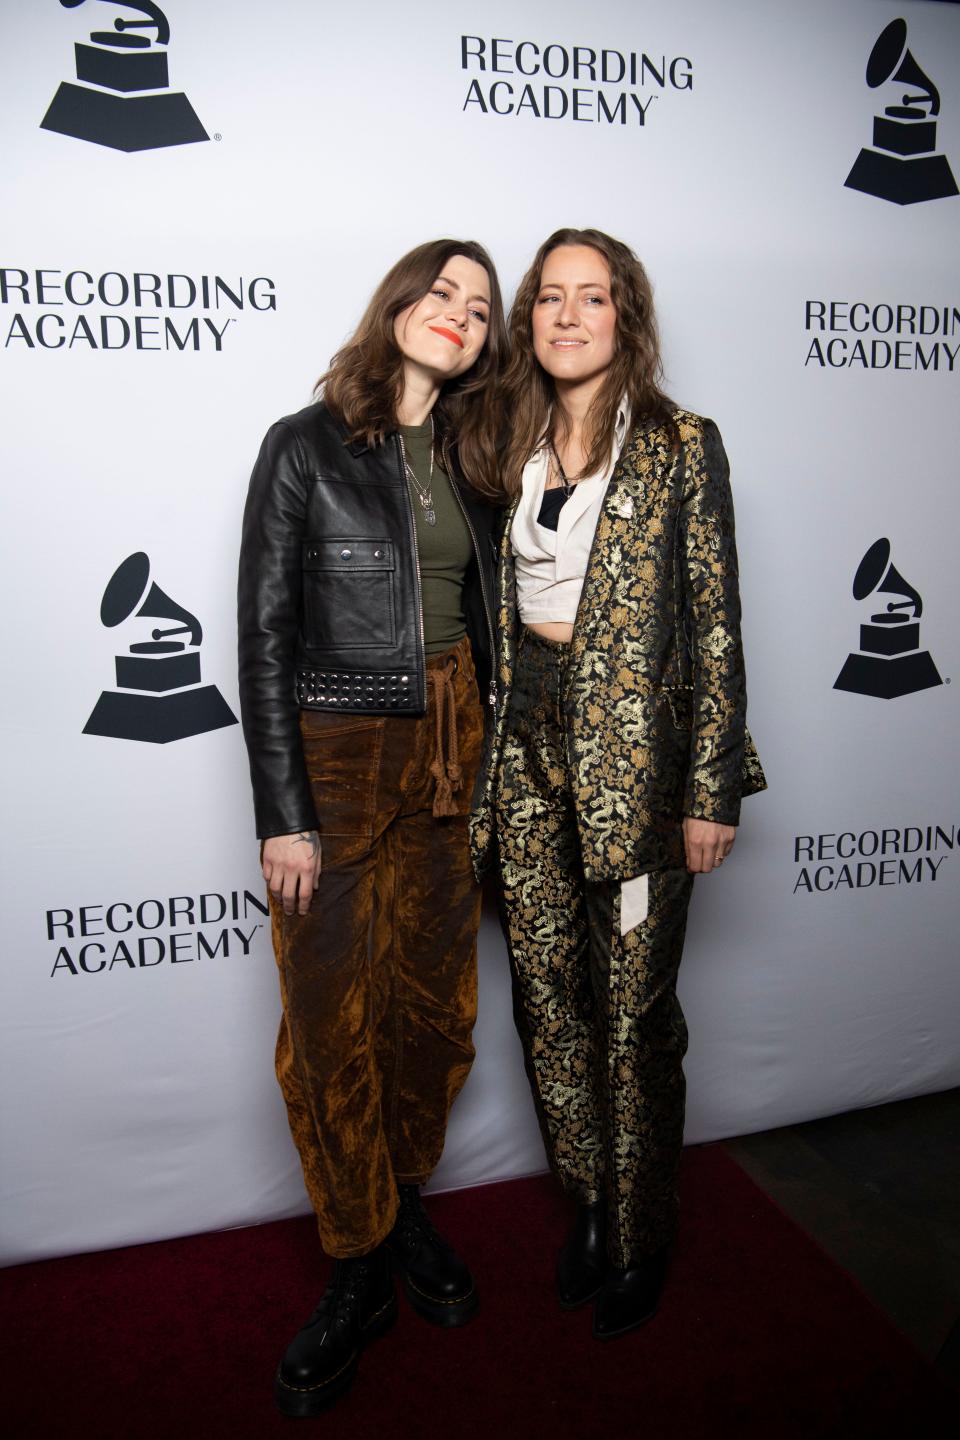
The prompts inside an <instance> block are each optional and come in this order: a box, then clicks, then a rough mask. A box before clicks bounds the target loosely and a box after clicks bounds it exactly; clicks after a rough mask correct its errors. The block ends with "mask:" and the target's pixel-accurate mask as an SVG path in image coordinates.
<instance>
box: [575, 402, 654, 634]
mask: <svg viewBox="0 0 960 1440" xmlns="http://www.w3.org/2000/svg"><path fill="white" fill-rule="evenodd" d="M662 438H663V427H662V426H659V425H655V426H650V427H648V428H646V429H639V430H635V431H634V432H633V434H632V435H631V437H630V439H629V440H628V441H627V443H626V445H625V446H624V447H623V449H622V450H621V452H620V458H619V459H618V461H617V463H616V465H615V466H614V471H613V474H612V476H611V477H610V484H609V485H608V486H607V493H606V495H605V496H604V500H603V505H602V506H601V509H600V516H599V519H598V520H597V529H596V532H595V534H594V537H593V545H592V546H591V549H590V558H589V560H588V561H587V573H586V575H585V576H584V581H583V590H582V591H581V594H580V604H579V606H578V607H577V618H576V622H575V624H574V627H573V641H572V659H573V660H574V661H577V662H579V660H581V659H582V657H583V655H584V653H585V652H586V651H587V650H588V649H589V648H590V642H591V639H592V636H593V633H594V631H595V629H596V627H597V625H598V623H599V620H600V617H601V615H603V614H604V613H605V612H606V609H607V606H608V604H609V602H610V595H611V593H612V591H613V587H614V585H615V583H616V581H617V577H618V575H619V571H620V565H621V561H622V552H621V542H622V541H624V540H626V539H627V538H628V536H629V535H630V534H631V533H632V532H634V531H635V530H637V529H641V528H642V527H643V526H644V525H645V524H646V522H647V519H648V518H649V515H650V512H651V510H652V509H653V507H654V505H655V503H656V489H657V487H656V476H657V471H658V468H659V456H658V453H657V452H658V449H659V442H660V441H661V440H662Z"/></svg>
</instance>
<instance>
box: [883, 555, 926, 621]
mask: <svg viewBox="0 0 960 1440" xmlns="http://www.w3.org/2000/svg"><path fill="white" fill-rule="evenodd" d="M877 590H878V591H879V592H881V593H882V594H884V595H902V596H903V598H904V599H905V600H908V601H910V603H911V604H912V605H913V615H914V619H915V620H919V619H920V616H921V615H922V614H923V601H922V600H921V599H920V596H919V594H918V593H917V591H916V590H914V588H913V586H912V585H911V584H910V583H909V581H907V580H904V578H903V576H902V575H901V574H900V571H899V570H898V569H897V567H896V565H890V566H889V567H888V569H887V573H886V575H884V577H883V579H882V580H881V581H880V584H879V585H878V586H877ZM904 608H905V607H904V606H902V605H888V606H887V609H888V610H902V609H904Z"/></svg>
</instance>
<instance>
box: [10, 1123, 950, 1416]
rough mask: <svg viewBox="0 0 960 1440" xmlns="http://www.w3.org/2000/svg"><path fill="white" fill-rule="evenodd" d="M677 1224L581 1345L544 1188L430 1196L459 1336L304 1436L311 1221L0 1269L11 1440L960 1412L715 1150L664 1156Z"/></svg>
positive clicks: (586, 1316) (408, 1333)
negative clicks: (679, 1164)
mask: <svg viewBox="0 0 960 1440" xmlns="http://www.w3.org/2000/svg"><path fill="white" fill-rule="evenodd" d="M683 1192H684V1193H683V1199H684V1207H683V1219H684V1224H683V1231H682V1237H681V1243H680V1245H679V1247H678V1250H677V1254H676V1256H675V1259H674V1263H673V1269H672V1272H671V1277H670V1281H669V1284H668V1287H667V1290H666V1292H665V1294H664V1299H663V1303H662V1305H661V1310H660V1313H659V1315H658V1316H657V1318H656V1319H655V1320H654V1321H653V1322H652V1323H651V1324H650V1325H648V1326H647V1327H645V1328H644V1329H643V1330H640V1331H638V1332H637V1333H635V1334H633V1335H631V1336H628V1337H624V1338H623V1339H621V1340H619V1341H615V1342H611V1343H609V1344H607V1345H601V1344H598V1343H597V1342H596V1341H595V1340H593V1339H592V1338H591V1335H590V1311H589V1307H588V1308H587V1309H586V1310H583V1311H577V1312H575V1313H572V1314H564V1313H563V1312H562V1311H561V1310H560V1309H559V1308H558V1306H557V1304H556V1302H555V1300H554V1298H553V1290H552V1267H553V1258H554V1253H555V1251H556V1249H557V1246H558V1244H559V1242H560V1239H561V1237H562V1234H563V1231H564V1227H565V1214H566V1212H565V1210H564V1207H563V1203H562V1201H561V1200H560V1199H559V1197H558V1196H557V1194H556V1192H555V1189H554V1186H553V1183H552V1182H551V1181H549V1180H547V1179H546V1178H538V1179H533V1180H519V1181H512V1182H509V1183H507V1184H502V1185H490V1186H485V1187H483V1188H482V1189H478V1190H465V1191H459V1192H457V1193H455V1194H451V1195H443V1196H438V1197H436V1198H435V1199H434V1200H433V1201H432V1202H431V1207H430V1208H431V1211H432V1213H433V1215H434V1217H435V1219H436V1220H437V1222H438V1223H439V1225H440V1227H441V1228H442V1229H445V1230H446V1231H447V1232H448V1233H449V1234H450V1235H451V1236H453V1237H455V1239H456V1241H457V1243H458V1245H459V1246H460V1248H461V1249H462V1250H463V1251H464V1253H465V1254H467V1255H468V1256H469V1258H470V1260H471V1262H472V1264H473V1267H474V1269H475V1272H476V1274H477V1277H478V1286H479V1287H481V1298H482V1309H481V1312H480V1315H479V1316H478V1317H477V1319H476V1320H475V1321H474V1322H473V1323H472V1324H471V1325H468V1326H467V1327H465V1328H464V1329H462V1330H451V1331H442V1330H436V1329H434V1328H433V1327H431V1326H429V1325H426V1324H424V1322H423V1321H421V1320H420V1319H418V1318H417V1316H415V1315H414V1314H413V1313H412V1312H411V1311H410V1310H409V1308H408V1307H407V1305H406V1302H405V1301H404V1300H403V1298H402V1297H401V1302H400V1304H401V1314H400V1320H399V1322H398V1324H397V1325H396V1327H395V1328H394V1329H393V1330H392V1331H391V1332H390V1334H388V1335H387V1336H385V1337H384V1338H383V1339H382V1340H379V1341H378V1342H376V1344H375V1345H373V1346H372V1347H371V1348H370V1349H369V1350H368V1351H367V1352H366V1353H365V1355H364V1357H363V1360H362V1362H361V1371H360V1376H359V1379H358V1382H357V1384H356V1386H355V1388H354V1389H353V1391H352V1392H351V1394H350V1395H349V1396H348V1397H347V1398H346V1399H345V1400H343V1401H341V1402H340V1404H339V1405H338V1406H337V1407H336V1408H335V1409H333V1410H331V1411H329V1412H328V1413H327V1415H325V1416H323V1417H321V1418H320V1419H318V1420H312V1421H310V1420H306V1421H293V1420H286V1419H284V1418H283V1417H282V1416H280V1415H279V1414H277V1413H275V1411H274V1409H273V1404H272V1399H271V1384H272V1375H273V1370H274V1367H275V1364H276V1361H277V1358H278V1354H279V1352H280V1351H281V1350H282V1349H283V1347H284V1345H285V1343H286V1341H287V1339H288V1338H289V1336H290V1335H291V1334H292V1333H293V1331H294V1330H296V1329H297V1327H298V1326H299V1325H300V1324H301V1323H302V1322H303V1320H304V1319H305V1318H306V1316H307V1314H308V1313H309V1312H310V1310H311V1309H312V1308H313V1306H314V1304H315V1303H316V1300H317V1298H318V1297H319V1294H320V1291H321V1290H322V1288H323V1284H322V1282H323V1273H324V1269H325V1266H324V1262H323V1261H322V1259H321V1257H320V1255H319V1249H318V1244H317V1241H316V1238H315V1232H314V1228H313V1222H312V1220H310V1219H305V1220H292V1221H284V1222H281V1223H279V1224H273V1225H263V1226H256V1227H254V1228H252V1229H248V1230H235V1231H230V1232H223V1233H220V1234H214V1235H201V1236H195V1237H192V1238H190V1239H186V1240H173V1241H166V1242H163V1243H159V1244H155V1245H142V1246H137V1247H134V1248H131V1249H127V1250H114V1251H108V1252H104V1253H101V1254H96V1255H81V1256H76V1257H72V1258H69V1259H66V1260H54V1261H48V1262H46V1263H41V1264H36V1265H23V1266H19V1267H17V1268H14V1269H11V1270H7V1271H4V1272H2V1274H0V1287H2V1294H3V1314H2V1317H0V1323H2V1326H3V1330H2V1333H3V1340H2V1345H0V1356H2V1358H0V1377H2V1389H0V1395H2V1401H0V1404H2V1409H0V1417H2V1425H0V1428H2V1433H3V1434H4V1435H5V1436H7V1437H10V1440H27V1437H43V1440H66V1437H71V1440H72V1437H84V1440H88V1437H89V1440H193V1437H195V1436H196V1437H204V1440H219V1437H224V1440H226V1437H231V1440H248V1437H249V1440H261V1437H271V1436H278V1435H287V1436H288V1437H289V1436H290V1435H291V1433H292V1432H293V1431H295V1429H296V1427H297V1426H299V1427H300V1429H301V1430H303V1431H305V1432H306V1433H310V1427H313V1429H314V1431H315V1432H316V1433H317V1434H321V1433H322V1434H323V1436H324V1437H331V1440H341V1437H346V1436H350V1437H368V1436H369V1437H373V1436H376V1437H378V1440H408V1437H410V1440H412V1437H416V1440H433V1437H437V1440H446V1437H448V1436H449V1437H453V1440H481V1437H482V1440H490V1437H493V1440H513V1437H533V1440H540V1437H544V1440H548V1437H549V1440H621V1437H632V1436H637V1437H644V1440H661V1437H663V1440H689V1437H697V1440H699V1437H704V1440H707V1437H709V1440H724V1437H727V1436H729V1437H735V1440H753V1437H758V1440H759V1437H763V1440H793V1437H797V1440H826V1437H835V1440H841V1437H842V1440H886V1437H890V1440H893V1437H897V1440H903V1437H908V1440H928V1437H929V1440H933V1437H941V1436H946V1435H949V1434H957V1433H960V1429H958V1423H960V1398H958V1396H957V1395H956V1394H955V1393H954V1392H953V1391H952V1390H951V1389H950V1388H949V1387H947V1386H946V1384H945V1383H944V1382H943V1381H941V1380H940V1379H939V1377H938V1376H937V1375H936V1373H935V1372H934V1371H933V1370H932V1369H931V1368H930V1367H929V1366H927V1364H926V1363H925V1362H924V1360H923V1359H922V1358H921V1357H919V1356H918V1355H917V1354H916V1353H915V1352H914V1351H913V1350H912V1348H911V1347H910V1346H909V1344H908V1343H907V1342H906V1341H905V1340H903V1339H902V1338H901V1337H900V1336H899V1335H898V1334H897V1332H896V1331H895V1330H893V1328H892V1327H891V1326H890V1325H889V1324H888V1323H887V1321H886V1320H885V1319H884V1317H883V1316H882V1315H880V1314H879V1313H878V1312H877V1311H876V1310H875V1309H874V1308H873V1307H872V1306H871V1305H870V1303H869V1302H868V1301H867V1300H866V1299H865V1298H864V1296H863V1295H862V1294H861V1292H860V1291H859V1290H858V1289H857V1287H856V1286H855V1285H854V1283H853V1282H852V1281H851V1280H850V1279H848V1278H847V1276H846V1275H844V1274H843V1273H842V1272H841V1271H839V1270H838V1269H837V1268H836V1267H835V1266H834V1265H833V1264H832V1263H831V1262H830V1260H828V1259H827V1258H826V1256H825V1255H824V1254H823V1253H822V1252H821V1251H820V1250H819V1249H818V1248H817V1246H816V1245H815V1244H814V1243H813V1242H812V1241H811V1240H809V1239H808V1238H807V1237H806V1236H805V1235H804V1234H803V1233H802V1232H801V1231H800V1230H798V1229H797V1228H796V1226H794V1225H793V1224H792V1222H791V1221H790V1220H788V1219H787V1218H786V1217H785V1216H784V1215H783V1214H781V1212H780V1211H779V1210H777V1209H776V1208H775V1207H774V1206H773V1205H772V1204H771V1203H770V1202H769V1201H768V1200H767V1199H766V1197H765V1196H764V1195H763V1194H762V1192H761V1191H759V1190H758V1189H757V1188H756V1187H755V1186H754V1184H753V1182H752V1181H751V1180H749V1179H748V1178H747V1177H746V1176H745V1175H744V1174H743V1172H742V1171H741V1170H740V1169H739V1168H738V1167H737V1166H736V1165H735V1164H734V1163H733V1162H732V1161H731V1160H730V1159H729V1158H728V1157H727V1156H726V1155H725V1153H724V1152H723V1151H722V1150H720V1149H719V1148H718V1147H715V1146H707V1147H703V1148H700V1149H694V1150H689V1151H687V1152H686V1154H685V1157H684V1186H683Z"/></svg>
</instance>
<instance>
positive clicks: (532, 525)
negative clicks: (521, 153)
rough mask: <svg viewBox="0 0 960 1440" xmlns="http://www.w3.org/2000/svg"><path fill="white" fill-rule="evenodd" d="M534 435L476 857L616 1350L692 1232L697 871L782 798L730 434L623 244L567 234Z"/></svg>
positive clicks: (515, 350) (503, 587)
mask: <svg viewBox="0 0 960 1440" xmlns="http://www.w3.org/2000/svg"><path fill="white" fill-rule="evenodd" d="M510 328H511V341H512V350H511V360H510V366H509V369H508V371H507V373H506V376H505V380H504V391H505V406H506V409H507V413H508V414H509V415H510V418H511V424H512V426H513V436H512V441H511V444H510V445H509V446H508V447H507V449H506V452H505V455H504V471H503V473H504V484H505V488H506V490H507V491H508V493H509V494H511V495H512V496H513V497H514V503H513V506H512V509H511V510H510V511H508V513H507V516H506V524H505V527H504V533H503V542H502V546H501V551H500V573H499V577H498V638H499V640H500V658H499V671H498V680H499V692H500V693H499V700H498V706H497V715H496V723H495V725H494V727H493V729H492V734H491V751H490V757H489V764H488V765H486V766H485V768H484V776H483V780H482V782H481V785H480V787H479V790H478V796H477V808H476V814H475V818H474V824H473V840H474V851H475V859H476V864H477V869H478V872H479V873H482V871H483V870H484V869H485V868H486V867H487V866H488V865H490V864H491V863H493V861H494V858H495V857H496V859H497V861H498V864H499V870H500V877H501V881H502V885H503V895H504V901H505V914H506V928H507V934H508V941H509V945H510V951H511V958H512V961H513V966H514V971H515V977H516V989H517V1006H516V1012H517V1015H518V1019H519V1023H520V1024H521V1033H522V1038H523V1041H524V1047H525V1052H526V1058H527V1069H528V1073H529V1076H530V1079H531V1083H532V1086H533V1090H534V1095H535V1098H536V1100H537V1102H538V1106H539V1110H540V1114H541V1118H542V1121H543V1127H544V1133H545V1137H546V1141H547V1147H548V1151H549V1154H550V1158H551V1161H552V1163H553V1166H554V1168H555V1170H556V1172H557V1174H558V1175H559V1177H560V1179H561V1182H562V1184H563V1186H564V1189H565V1190H566V1192H567V1194H568V1195H570V1196H571V1198H572V1199H574V1200H575V1201H576V1202H577V1211H576V1220H575V1223H574V1226H573V1229H572V1233H571V1234H570V1236H569V1239H568V1241H567V1243H566V1244H565V1246H564V1248H563V1250H562V1252H561V1255H560V1259H559V1264H558V1268H557V1286H558V1291H559V1298H560V1302H561V1304H562V1305H563V1306H565V1307H567V1308H573V1307H575V1306H578V1305H582V1304H586V1303H587V1302H588V1301H590V1300H594V1299H595V1301H596V1304H595V1309H594V1317H593V1333H594V1335H595V1336H596V1337H597V1338H598V1339H601V1340H608V1339H611V1338H613V1337H614V1336H617V1335H622V1334H624V1333H625V1332H626V1331H628V1330H632V1329H633V1328H634V1327H635V1326H637V1325H639V1324H641V1323H643V1322H644V1321H645V1320H648V1319H649V1318H650V1317H651V1315H652V1314H653V1312H654V1310H655V1309H656V1306H657V1300H658V1296H659V1292H660V1287H661V1284H662V1282H663V1278H664V1273H665V1264H666V1256H667V1251H668V1247H669V1245H670V1243H671V1241H672V1239H673V1236H674V1231H675V1227H676V1220H677V1201H676V1180H677V1170H678V1163H679V1158H680V1147H681V1142H682V1135H683V1115H684V1079H683V1070H682V1064H681V1062H682V1059H683V1055H684V1051H685V1049H686V1039H687V1032H686V1025H685V1023H684V1017H683V1012H682V1010H681V1008H680V1005H679V1002H678V1000H677V994H676V979H677V969H678V966H679V963H680V957H681V952H682V949H683V939H684V929H685V925H686V916H687V905H688V902H689V899H690V892H691V887H692V883H693V876H694V874H696V873H709V872H710V871H712V870H714V869H716V868H718V867H719V866H721V865H722V864H723V863H724V861H725V859H726V857H727V856H728V855H729V853H730V850H731V847H732V846H733V843H734V838H735V835H736V830H735V827H736V825H737V823H738V817H739V811H740V799H741V796H742V795H744V794H750V793H751V792H752V791H754V790H758V789H761V788H762V787H763V783H764V782H763V773H762V771H761V769H760V766H759V762H758V760H757V757H756V752H755V751H754V750H753V747H752V744H751V742H750V739H749V736H748V735H747V733H746V728H745V712H746V689H745V684H744V673H743V653H742V649H741V644H740V602H739V595H738V582H737V555H736V547H735V544H734V532H733V506H732V501H731V498H730V487H729V483H728V467H727V462H726V456H725V455H724V451H723V445H722V443H721V440H720V436H719V433H718V431H717V427H716V426H715V425H714V424H713V422H712V421H711V420H704V419H701V418H700V417H699V416H697V415H693V414H691V413H690V412H689V411H685V410H680V409H678V408H677V407H676V406H675V405H673V404H672V402H670V401H669V400H668V399H667V398H666V396H665V395H664V394H663V393H662V391H661V390H660V388H659V370H660V360H659V347H658V341H657V330H656V324H655V320H654V313H653V300H652V294H651V289H650V284H649V281H648V280H647V276H646V274H645V272H644V270H643V267H642V266H641V264H640V262H639V261H638V260H637V258H636V256H635V255H634V254H633V253H632V251H630V249H629V248H628V247H627V246H626V245H624V244H623V243H622V242H620V241H617V240H614V239H612V238H611V237H610V236H608V235H604V234H603V233H601V232H599V231H596V230H586V231H580V230H563V231H558V232H557V233H556V234H554V235H552V236H551V237H550V239H548V240H547V241H546V242H545V243H544V245H543V246H541V248H540V250H539V252H538V254H537V256H536V257H535V259H534V262H533V264H532V266H531V267H530V269H529V271H528V272H527V274H526V276H525V277H524V279H523V280H522V281H521V284H520V287H519V289H518V291H517V298H516V301H515V303H514V307H513V311H512V313H511V320H510Z"/></svg>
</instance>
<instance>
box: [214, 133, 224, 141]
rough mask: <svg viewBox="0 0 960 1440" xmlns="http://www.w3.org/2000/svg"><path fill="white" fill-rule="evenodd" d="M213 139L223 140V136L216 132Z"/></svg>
mask: <svg viewBox="0 0 960 1440" xmlns="http://www.w3.org/2000/svg"><path fill="white" fill-rule="evenodd" d="M213 138H214V140H222V139H223V136H222V135H221V134H220V133H219V132H218V133H217V134H216V135H214V137H213Z"/></svg>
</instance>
